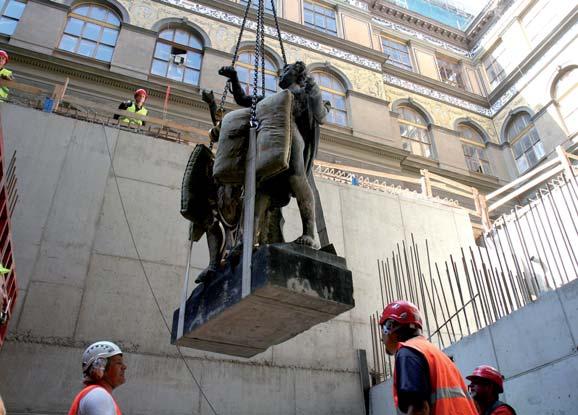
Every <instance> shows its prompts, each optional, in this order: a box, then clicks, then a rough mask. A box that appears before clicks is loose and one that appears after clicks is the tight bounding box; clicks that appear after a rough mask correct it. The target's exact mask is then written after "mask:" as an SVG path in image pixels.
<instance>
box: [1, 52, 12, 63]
mask: <svg viewBox="0 0 578 415" xmlns="http://www.w3.org/2000/svg"><path fill="white" fill-rule="evenodd" d="M0 56H2V57H4V58H5V59H6V62H8V61H9V60H10V56H8V53H7V52H6V51H5V50H0Z"/></svg>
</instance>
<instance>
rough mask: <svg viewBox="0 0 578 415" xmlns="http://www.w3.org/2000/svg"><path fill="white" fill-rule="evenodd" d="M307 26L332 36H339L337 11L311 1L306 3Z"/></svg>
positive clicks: (305, 18)
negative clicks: (336, 18) (336, 19)
mask: <svg viewBox="0 0 578 415" xmlns="http://www.w3.org/2000/svg"><path fill="white" fill-rule="evenodd" d="M303 14H304V18H303V20H304V22H305V26H307V27H312V28H313V29H317V30H320V31H322V32H325V33H329V34H330V35H337V23H336V21H335V11H334V10H332V9H329V8H327V7H323V6H319V5H318V4H315V3H311V2H310V1H305V2H304V13H303Z"/></svg>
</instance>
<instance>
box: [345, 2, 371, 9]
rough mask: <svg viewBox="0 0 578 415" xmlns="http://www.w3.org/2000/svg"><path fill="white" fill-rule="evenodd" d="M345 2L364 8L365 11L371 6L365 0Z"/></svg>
mask: <svg viewBox="0 0 578 415" xmlns="http://www.w3.org/2000/svg"><path fill="white" fill-rule="evenodd" d="M345 2H346V3H347V4H349V5H350V6H353V7H357V8H358V9H361V10H364V11H368V10H369V7H368V6H367V3H366V2H364V1H360V0H345Z"/></svg>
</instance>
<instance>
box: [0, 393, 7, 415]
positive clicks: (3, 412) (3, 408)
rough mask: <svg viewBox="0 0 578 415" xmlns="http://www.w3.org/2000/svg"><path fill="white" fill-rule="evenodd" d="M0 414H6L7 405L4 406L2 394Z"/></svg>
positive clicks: (0, 397)
mask: <svg viewBox="0 0 578 415" xmlns="http://www.w3.org/2000/svg"><path fill="white" fill-rule="evenodd" d="M0 415H6V407H5V406H4V401H3V400H2V396H0Z"/></svg>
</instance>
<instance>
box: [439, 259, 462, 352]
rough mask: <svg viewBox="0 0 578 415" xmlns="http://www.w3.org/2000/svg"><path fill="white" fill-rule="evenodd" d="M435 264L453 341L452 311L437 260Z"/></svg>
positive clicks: (454, 333)
mask: <svg viewBox="0 0 578 415" xmlns="http://www.w3.org/2000/svg"><path fill="white" fill-rule="evenodd" d="M435 266H436V272H437V274H438V281H439V283H440V291H441V292H442V297H443V299H444V305H445V307H446V312H447V316H448V321H449V322H450V327H451V329H452V333H453V335H454V341H455V340H456V339H457V337H456V330H455V329H454V323H453V322H452V318H451V315H452V313H451V312H450V307H449V306H448V301H447V298H446V291H445V290H444V284H443V282H442V277H441V275H440V270H439V268H438V264H437V262H436V263H435ZM434 283H435V281H434ZM458 322H459V320H458ZM460 332H461V326H460Z"/></svg>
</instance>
